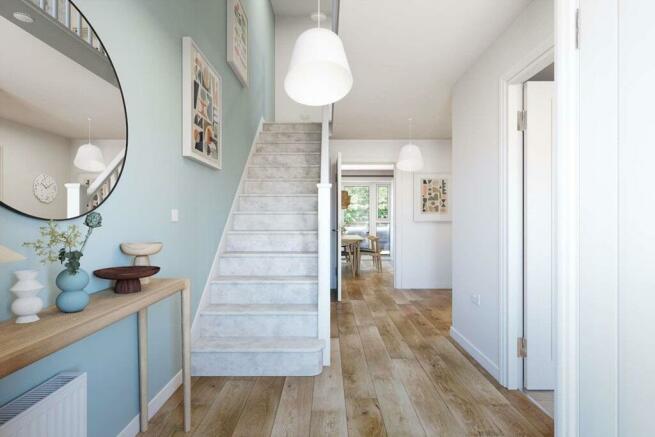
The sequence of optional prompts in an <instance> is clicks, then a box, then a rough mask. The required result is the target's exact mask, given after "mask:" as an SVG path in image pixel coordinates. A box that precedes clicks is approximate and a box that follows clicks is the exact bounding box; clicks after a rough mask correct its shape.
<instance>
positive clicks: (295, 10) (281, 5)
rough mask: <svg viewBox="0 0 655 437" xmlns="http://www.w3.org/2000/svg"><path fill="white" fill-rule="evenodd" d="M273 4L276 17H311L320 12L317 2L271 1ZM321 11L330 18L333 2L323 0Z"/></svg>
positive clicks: (305, 0) (297, 0) (299, 0)
mask: <svg viewBox="0 0 655 437" xmlns="http://www.w3.org/2000/svg"><path fill="white" fill-rule="evenodd" d="M342 1H343V0H342ZM356 1H359V0H356ZM271 4H272V5H273V11H274V12H275V15H283V16H290V17H299V16H303V17H304V16H310V15H311V14H312V13H314V12H316V11H317V10H318V1H317V0H271ZM321 11H322V12H323V13H324V14H325V15H328V16H329V15H330V14H331V13H332V0H321Z"/></svg>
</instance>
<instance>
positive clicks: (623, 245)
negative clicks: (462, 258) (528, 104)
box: [579, 0, 655, 437]
mask: <svg viewBox="0 0 655 437" xmlns="http://www.w3.org/2000/svg"><path fill="white" fill-rule="evenodd" d="M580 7H581V12H582V17H583V18H582V20H583V26H584V27H583V29H584V33H583V39H582V40H581V48H580V99H581V101H580V166H579V167H580V233H581V235H580V305H579V306H580V323H579V332H580V341H579V344H580V347H579V351H580V363H579V369H580V387H579V394H580V413H579V415H580V421H579V428H580V433H579V435H580V436H587V435H603V436H609V437H615V436H636V437H642V436H644V437H645V436H650V435H653V420H652V408H649V407H650V406H652V405H655V378H654V377H653V369H654V368H655V349H654V348H653V347H652V345H653V336H654V335H655V322H654V319H653V314H655V293H654V290H655V269H653V265H655V226H654V225H653V224H654V223H655V195H654V194H653V189H654V187H655V173H654V172H653V171H652V168H651V167H652V163H653V162H655V148H653V144H654V143H655V132H654V131H653V129H652V104H653V101H654V100H655V84H654V83H653V81H652V80H651V79H650V78H651V77H652V76H653V74H655V60H654V59H653V57H652V56H648V55H647V54H648V53H649V50H650V51H652V47H653V45H654V44H655V28H653V26H652V17H653V14H655V4H653V2H652V1H648V0H635V1H631V2H624V1H619V0H582V1H581V2H580Z"/></svg>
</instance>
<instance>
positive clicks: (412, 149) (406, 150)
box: [396, 118, 423, 172]
mask: <svg viewBox="0 0 655 437" xmlns="http://www.w3.org/2000/svg"><path fill="white" fill-rule="evenodd" d="M396 168H397V169H398V170H402V171H409V172H411V171H419V170H421V169H422V168H423V154H422V153H421V149H419V147H418V146H417V145H416V144H414V143H413V142H412V119H411V118H410V119H409V143H407V144H405V145H404V146H403V147H402V148H401V149H400V153H399V154H398V161H396Z"/></svg>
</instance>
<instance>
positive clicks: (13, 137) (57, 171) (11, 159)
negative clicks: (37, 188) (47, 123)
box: [0, 118, 70, 218]
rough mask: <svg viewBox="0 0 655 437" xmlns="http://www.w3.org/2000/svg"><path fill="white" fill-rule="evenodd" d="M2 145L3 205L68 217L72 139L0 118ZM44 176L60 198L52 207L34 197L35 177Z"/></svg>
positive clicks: (52, 215) (46, 215)
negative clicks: (54, 186) (51, 183)
mask: <svg viewBox="0 0 655 437" xmlns="http://www.w3.org/2000/svg"><path fill="white" fill-rule="evenodd" d="M0 146H2V149H3V160H2V168H0V178H1V179H2V184H1V185H2V189H3V193H2V195H3V199H2V200H3V202H5V203H6V204H7V205H9V206H11V207H12V208H15V209H17V210H19V211H23V212H26V213H29V214H31V215H35V216H38V217H52V218H61V217H66V188H65V187H64V184H65V183H66V182H69V175H70V172H69V161H68V160H69V153H70V152H69V150H70V139H68V138H64V137H61V136H59V135H55V134H52V133H50V132H46V131H43V130H40V129H36V128H33V127H31V126H26V125H23V124H19V123H15V122H13V121H9V120H6V119H3V118H0ZM41 173H46V174H49V175H50V176H52V177H53V178H54V179H55V181H56V182H57V188H58V191H57V197H56V198H55V200H54V201H53V202H52V203H49V204H45V203H41V202H39V200H38V199H37V198H36V197H35V196H34V191H33V183H34V178H36V177H37V176H38V175H40V174H41Z"/></svg>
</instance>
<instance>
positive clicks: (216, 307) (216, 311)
mask: <svg viewBox="0 0 655 437" xmlns="http://www.w3.org/2000/svg"><path fill="white" fill-rule="evenodd" d="M317 313H318V307H317V306H316V305H312V304H261V303H256V304H209V305H207V306H206V307H204V308H203V309H202V310H200V314H208V315H241V316H245V315H257V316H263V315H315V314H317Z"/></svg>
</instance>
